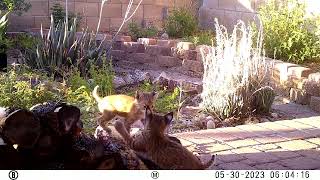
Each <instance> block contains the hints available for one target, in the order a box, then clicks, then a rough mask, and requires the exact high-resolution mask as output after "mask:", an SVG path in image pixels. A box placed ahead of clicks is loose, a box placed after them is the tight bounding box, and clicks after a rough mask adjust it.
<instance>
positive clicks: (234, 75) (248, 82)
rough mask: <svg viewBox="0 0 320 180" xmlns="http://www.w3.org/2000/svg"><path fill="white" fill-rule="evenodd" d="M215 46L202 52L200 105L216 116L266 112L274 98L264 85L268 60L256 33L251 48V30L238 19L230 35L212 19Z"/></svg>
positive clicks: (268, 88)
mask: <svg viewBox="0 0 320 180" xmlns="http://www.w3.org/2000/svg"><path fill="white" fill-rule="evenodd" d="M215 29H216V47H212V48H211V49H210V52H209V54H208V55H207V56H205V55H204V53H202V55H203V62H204V75H203V92H202V94H201V96H202V100H203V101H202V103H201V107H202V108H203V109H204V110H206V111H207V112H209V113H210V114H213V115H215V116H216V117H218V118H220V119H226V118H230V117H246V116H249V115H251V114H252V113H255V112H257V113H260V112H264V113H265V112H268V111H269V110H270V107H271V104H272V102H273V100H274V96H275V94H274V92H273V89H272V88H271V87H269V86H267V80H268V69H269V67H270V65H269V63H267V62H266V61H265V58H264V52H263V49H262V37H261V33H259V35H260V36H259V38H258V41H257V45H256V48H253V43H254V42H253V40H252V39H253V38H252V36H253V30H252V29H251V27H246V25H245V24H244V23H243V22H239V23H238V24H237V25H236V26H235V28H234V30H233V33H232V34H231V36H230V35H229V34H228V32H227V30H226V28H225V27H223V26H220V25H219V23H218V21H217V20H216V24H215Z"/></svg>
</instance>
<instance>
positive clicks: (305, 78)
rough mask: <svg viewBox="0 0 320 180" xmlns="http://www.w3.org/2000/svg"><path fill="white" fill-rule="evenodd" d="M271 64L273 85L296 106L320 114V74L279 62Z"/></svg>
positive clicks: (275, 61) (295, 65) (274, 61)
mask: <svg viewBox="0 0 320 180" xmlns="http://www.w3.org/2000/svg"><path fill="white" fill-rule="evenodd" d="M269 61H270V62H273V64H274V68H273V71H272V82H273V85H274V86H275V87H276V88H278V89H281V90H282V92H283V93H284V94H285V95H287V96H289V97H290V100H291V101H293V102H296V103H298V104H303V105H309V106H310V107H311V109H313V110H315V111H317V112H320V72H313V71H312V70H311V69H310V68H306V67H302V66H299V65H297V64H292V63H287V62H283V61H279V60H269Z"/></svg>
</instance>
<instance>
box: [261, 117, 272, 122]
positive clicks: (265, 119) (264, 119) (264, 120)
mask: <svg viewBox="0 0 320 180" xmlns="http://www.w3.org/2000/svg"><path fill="white" fill-rule="evenodd" d="M260 122H262V123H264V122H270V121H269V119H268V118H261V119H260Z"/></svg>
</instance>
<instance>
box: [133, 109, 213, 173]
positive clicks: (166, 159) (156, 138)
mask: <svg viewBox="0 0 320 180" xmlns="http://www.w3.org/2000/svg"><path fill="white" fill-rule="evenodd" d="M172 118H173V113H172V112H171V113H168V114H166V115H165V116H161V115H158V114H153V113H152V112H151V110H150V109H149V108H148V107H147V108H146V111H145V120H146V125H145V129H144V130H143V131H142V133H141V134H140V135H139V136H136V137H135V138H134V139H133V140H132V142H131V144H130V145H131V147H132V149H134V150H136V151H140V150H146V155H147V157H149V158H150V159H151V160H152V161H154V162H155V163H156V164H158V165H159V166H160V168H162V169H184V170H191V169H206V168H208V167H209V166H211V165H212V164H213V163H214V159H215V156H214V155H213V156H212V158H211V160H210V161H209V162H208V163H206V164H202V163H201V161H200V160H199V158H198V157H197V156H195V155H194V154H192V152H190V151H189V150H188V149H186V148H185V147H183V146H182V145H181V144H179V143H177V142H175V141H172V140H171V139H170V138H169V137H168V136H167V135H165V134H164V130H165V129H166V127H167V126H168V125H169V124H170V122H171V121H172Z"/></svg>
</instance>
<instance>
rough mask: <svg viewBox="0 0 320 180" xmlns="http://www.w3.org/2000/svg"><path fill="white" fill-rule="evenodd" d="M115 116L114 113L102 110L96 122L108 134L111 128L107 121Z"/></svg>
mask: <svg viewBox="0 0 320 180" xmlns="http://www.w3.org/2000/svg"><path fill="white" fill-rule="evenodd" d="M114 117H115V114H113V113H112V112H109V111H104V112H103V113H102V115H101V116H100V117H99V118H98V124H99V126H101V127H102V128H103V129H104V130H105V131H107V132H108V133H109V134H110V133H111V129H110V128H109V127H108V122H109V121H110V120H111V119H112V118H114Z"/></svg>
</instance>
